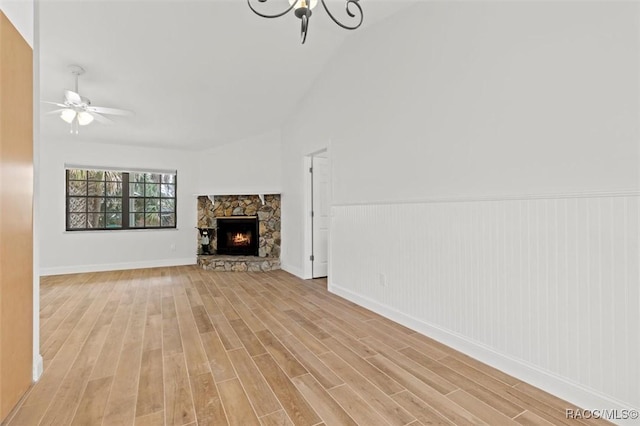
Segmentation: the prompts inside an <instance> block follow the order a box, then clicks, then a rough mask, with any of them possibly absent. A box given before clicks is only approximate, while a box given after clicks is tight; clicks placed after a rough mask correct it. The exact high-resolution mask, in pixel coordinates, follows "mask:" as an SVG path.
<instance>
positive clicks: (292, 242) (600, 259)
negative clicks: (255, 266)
mask: <svg viewBox="0 0 640 426" xmlns="http://www.w3.org/2000/svg"><path fill="white" fill-rule="evenodd" d="M639 12H640V6H639V5H638V4H637V3H631V2H613V1H611V2H481V1H477V2H429V3H424V4H419V5H416V6H414V7H412V8H410V9H409V10H407V11H406V12H403V13H400V14H398V15H396V16H394V17H392V18H391V20H389V21H387V22H384V23H382V24H380V25H378V26H375V27H371V28H368V29H364V30H362V31H360V32H359V33H357V34H354V36H353V37H351V38H350V39H349V40H348V41H347V42H346V43H345V45H344V46H343V48H342V49H341V51H340V52H338V53H337V54H336V56H335V58H334V60H333V61H332V63H331V64H330V66H328V67H327V69H326V70H325V72H324V74H323V77H322V78H321V79H320V80H318V81H317V82H316V84H315V86H314V88H313V89H312V90H311V91H310V93H308V94H307V96H306V100H305V102H304V103H303V105H302V106H301V108H300V114H299V116H298V117H293V118H292V119H291V120H289V123H290V124H289V125H287V126H285V128H284V129H283V147H282V148H283V154H282V156H283V160H282V162H283V167H284V169H283V200H286V201H287V202H286V203H284V206H283V259H282V261H283V265H286V266H287V268H288V269H289V270H291V271H294V272H295V271H299V270H302V265H303V264H302V253H303V251H304V250H303V229H302V223H303V218H304V214H305V212H304V210H303V198H304V197H303V193H304V192H303V189H304V188H303V186H302V182H303V173H304V169H303V166H302V164H303V156H304V155H307V154H309V153H311V152H313V151H315V150H317V149H319V148H322V147H324V146H327V145H330V157H331V162H332V176H331V178H332V185H333V187H332V193H333V207H332V215H333V217H332V222H331V243H330V244H331V260H330V262H331V265H332V272H331V276H330V277H329V281H330V288H331V289H332V290H333V291H335V292H338V293H339V294H342V295H344V296H346V297H348V298H350V299H352V300H354V301H357V302H359V303H361V304H364V305H366V306H368V307H370V308H373V309H375V310H377V311H379V312H381V313H383V314H385V315H387V316H390V317H392V318H394V319H396V320H398V321H400V322H402V323H404V324H406V325H408V326H410V327H413V328H415V329H418V330H420V331H422V332H424V333H426V334H430V335H432V336H434V337H436V338H438V339H439V340H441V341H443V342H445V343H447V344H450V345H452V346H454V347H457V348H460V349H461V350H463V351H465V352H467V353H469V354H472V355H474V356H477V357H479V358H480V359H482V360H484V361H486V362H488V363H490V364H493V365H496V366H498V367H499V368H502V369H504V370H506V371H508V372H510V373H512V374H515V375H517V376H519V377H521V378H523V379H525V380H528V381H529V382H530V383H532V384H534V385H537V386H540V387H542V388H544V389H547V390H549V391H552V392H554V393H556V394H558V395H560V396H561V397H564V398H566V399H568V400H571V401H573V402H575V403H578V404H581V405H583V406H586V407H587V408H607V407H611V408H616V407H618V406H632V407H636V408H637V407H640V388H639V385H638V381H637V377H638V376H639V375H640V370H639V366H638V361H637V360H638V359H640V342H639V339H640V337H639V336H640V318H639V317H638V311H639V309H640V306H639V305H640V294H639V290H638V283H639V281H640V275H639V272H638V260H639V252H638V245H639V240H638V232H639V231H638V229H639V227H638V221H639V216H638V189H639V182H640V180H639V173H638V172H639V167H638V166H639V162H638V160H639V158H640V157H639V149H638V140H639V137H640V131H639V122H638V117H639V116H640V115H639V113H640V107H639V99H638V93H640V86H639V79H638V75H640V66H639V62H640V56H639V55H640V42H639V38H638V32H639V30H640V25H639V17H640V13H639ZM303 117H304V120H303V119H302V118H303ZM392 223H398V224H400V225H401V227H400V229H399V230H398V232H397V233H396V232H392V231H390V230H387V229H386V227H388V226H389V225H390V224H392ZM407 240H410V241H411V242H407ZM356 242H358V244H357V245H356V244H355V243H356ZM380 274H383V275H384V278H385V281H386V282H387V286H386V287H384V286H380V285H379V284H378V283H379V282H380V281H381V280H380ZM507 325H509V327H507Z"/></svg>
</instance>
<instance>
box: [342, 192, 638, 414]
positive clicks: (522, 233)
mask: <svg viewBox="0 0 640 426" xmlns="http://www.w3.org/2000/svg"><path fill="white" fill-rule="evenodd" d="M638 200H639V198H638V196H637V194H628V195H620V194H610V195H603V194H599V195H585V196H580V195H576V196H562V197H547V198H545V197H543V196H538V197H528V198H527V199H503V200H469V201H464V200H458V201H433V202H432V201H427V202H423V203H404V204H393V205H392V204H380V205H346V206H334V207H333V211H332V223H331V261H330V262H331V268H332V273H331V276H330V288H331V289H332V290H333V291H336V292H337V293H340V294H342V295H345V296H346V297H350V296H351V298H352V299H354V300H356V299H357V300H358V301H360V302H362V301H366V303H365V304H368V305H369V306H368V307H371V308H373V309H376V308H377V309H376V310H378V311H380V312H381V313H382V314H385V313H389V312H390V313H392V314H390V315H387V316H395V317H396V318H393V319H396V320H400V322H403V321H402V319H403V318H404V319H406V320H405V321H404V322H405V325H408V326H410V327H412V326H413V328H416V324H422V325H424V326H425V327H422V326H420V327H419V328H421V329H422V330H419V331H423V330H441V331H442V333H443V334H446V335H449V336H454V337H455V339H457V340H458V341H460V342H466V343H467V344H468V345H471V346H476V347H479V348H483V350H485V351H487V352H489V353H495V354H496V355H497V356H498V357H501V358H504V359H509V360H511V361H513V362H514V363H515V364H520V365H523V366H525V367H526V368H529V369H530V370H531V371H536V372H539V373H540V374H542V375H543V376H545V377H551V378H554V379H557V381H558V382H562V383H566V384H568V385H569V387H571V386H574V387H575V388H576V389H578V388H579V389H582V390H583V391H585V392H586V393H587V394H593V395H596V396H597V397H596V398H595V399H594V400H595V401H606V400H610V401H616V402H619V403H620V404H621V405H622V406H631V407H640V385H639V383H638V380H637V378H638V377H640V368H639V365H640V363H639V362H638V360H639V359H640V290H639V285H640V273H639V269H638V265H639V255H640V252H639V250H638V245H639V238H638V234H639V231H640V230H639V228H638V224H639V209H638V207H639V203H638ZM393 313H397V314H398V315H396V314H393ZM434 337H435V336H434ZM455 339H454V340H455ZM445 343H446V342H445ZM512 373H515V372H512ZM547 390H549V389H547ZM565 396H566V397H570V395H565ZM598 397H600V399H598ZM578 402H580V401H578ZM591 408H607V407H591ZM611 408H613V407H611Z"/></svg>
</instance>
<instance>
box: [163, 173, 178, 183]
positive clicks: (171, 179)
mask: <svg viewBox="0 0 640 426" xmlns="http://www.w3.org/2000/svg"><path fill="white" fill-rule="evenodd" d="M162 183H176V175H174V174H165V175H162Z"/></svg>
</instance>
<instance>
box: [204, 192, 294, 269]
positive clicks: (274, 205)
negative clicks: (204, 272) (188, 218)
mask: <svg viewBox="0 0 640 426" xmlns="http://www.w3.org/2000/svg"><path fill="white" fill-rule="evenodd" d="M280 212H281V210H280V195H279V194H271V195H265V196H264V204H263V203H262V201H261V200H260V197H258V195H215V196H214V197H213V202H211V199H210V198H209V197H206V196H200V197H198V228H211V229H213V230H214V232H213V235H212V236H211V243H210V247H211V249H212V252H213V253H214V254H213V255H202V254H200V237H199V235H198V238H197V240H198V242H197V244H198V253H199V254H198V265H200V266H201V267H203V268H204V269H208V270H215V271H255V272H258V271H271V270H274V269H279V268H280V244H281V239H280V224H281V221H280ZM230 216H258V233H259V235H258V237H259V240H258V257H255V256H219V255H216V254H215V250H216V247H217V243H218V241H217V234H216V229H217V223H216V218H218V217H230Z"/></svg>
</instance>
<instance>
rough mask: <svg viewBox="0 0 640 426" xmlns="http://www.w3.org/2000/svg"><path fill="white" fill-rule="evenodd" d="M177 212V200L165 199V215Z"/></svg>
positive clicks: (163, 204) (163, 205) (163, 207)
mask: <svg viewBox="0 0 640 426" xmlns="http://www.w3.org/2000/svg"><path fill="white" fill-rule="evenodd" d="M175 211H176V200H174V199H163V200H162V212H163V213H173V212H175Z"/></svg>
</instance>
